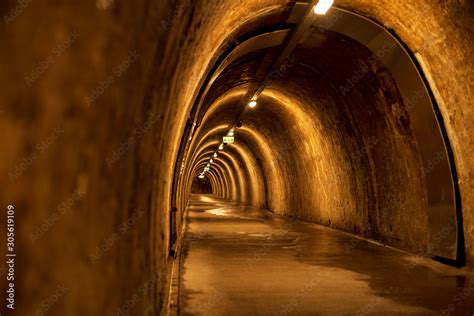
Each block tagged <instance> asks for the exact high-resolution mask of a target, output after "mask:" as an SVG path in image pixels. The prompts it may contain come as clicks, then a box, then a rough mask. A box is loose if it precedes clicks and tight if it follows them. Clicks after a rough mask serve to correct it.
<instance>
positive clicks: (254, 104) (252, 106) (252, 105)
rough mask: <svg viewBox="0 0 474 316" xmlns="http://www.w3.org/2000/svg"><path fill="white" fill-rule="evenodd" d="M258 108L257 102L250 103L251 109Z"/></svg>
mask: <svg viewBox="0 0 474 316" xmlns="http://www.w3.org/2000/svg"><path fill="white" fill-rule="evenodd" d="M256 106H257V101H250V102H249V107H251V108H254V107H256Z"/></svg>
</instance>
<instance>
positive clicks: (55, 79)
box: [0, 0, 474, 315]
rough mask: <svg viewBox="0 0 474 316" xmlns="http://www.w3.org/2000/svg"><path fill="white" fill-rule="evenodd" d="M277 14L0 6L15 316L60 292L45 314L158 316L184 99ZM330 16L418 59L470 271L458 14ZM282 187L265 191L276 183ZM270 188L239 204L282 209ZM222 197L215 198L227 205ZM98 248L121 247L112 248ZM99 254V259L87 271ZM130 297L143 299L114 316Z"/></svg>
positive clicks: (174, 6)
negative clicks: (387, 36) (386, 36)
mask: <svg viewBox="0 0 474 316" xmlns="http://www.w3.org/2000/svg"><path fill="white" fill-rule="evenodd" d="M25 3H26V5H25ZM285 3H286V1H283V0H265V1H262V0H258V1H243V2H239V3H238V4H236V2H235V1H191V0H189V1H188V0H183V1H161V0H160V1H140V0H137V1H133V2H125V1H106V0H98V1H92V0H88V1H82V2H71V1H64V0H60V1H48V0H46V1H41V2H35V1H31V2H23V4H20V3H19V2H17V1H13V0H6V1H2V3H1V4H0V13H1V14H0V16H2V17H6V18H3V21H1V23H2V26H1V27H0V38H1V40H2V50H0V60H1V68H2V72H1V75H0V86H1V87H2V88H1V92H2V93H1V99H2V102H1V104H2V105H1V108H0V124H1V126H2V129H3V131H4V137H3V138H2V141H0V150H1V152H2V160H1V164H0V174H1V176H0V186H1V187H2V190H1V191H0V197H1V201H2V203H3V204H4V205H6V204H14V205H15V206H16V212H17V218H18V222H21V232H18V233H17V253H18V265H17V271H18V272H19V275H20V272H21V277H19V278H18V280H17V288H18V296H17V298H18V310H17V312H18V313H19V314H25V315H31V314H34V313H35V312H36V311H38V310H41V303H42V301H43V300H45V299H48V297H50V295H52V294H53V293H54V292H55V291H56V290H57V289H58V287H59V286H64V287H65V288H67V290H66V291H65V293H64V295H62V296H61V298H60V299H59V300H58V302H57V303H55V304H54V306H51V307H50V309H49V310H48V311H47V312H48V314H51V315H83V314H87V315H103V314H104V312H108V311H112V313H113V312H116V311H117V309H122V310H123V309H125V308H130V309H132V312H133V313H136V314H143V313H145V311H146V310H148V309H150V308H151V310H153V309H157V308H159V305H160V302H161V298H162V294H163V293H162V291H161V285H162V284H163V282H162V280H157V281H156V282H155V281H154V280H155V279H156V278H155V277H156V272H157V271H159V270H161V269H162V268H164V267H165V265H166V262H167V259H166V258H167V250H166V249H167V243H168V231H169V230H168V220H169V218H168V216H169V214H168V212H169V200H170V191H171V181H172V174H173V164H174V162H175V159H176V155H177V150H178V146H179V141H180V137H181V133H182V130H183V128H184V124H185V122H186V119H187V117H188V113H189V111H190V109H191V105H192V102H193V98H194V97H195V96H196V95H197V91H198V89H199V87H200V85H201V83H202V81H203V76H204V75H205V74H206V72H207V71H208V70H209V69H210V67H211V65H212V63H213V62H214V61H215V60H216V59H217V56H218V54H219V53H220V52H222V51H223V50H224V48H225V47H226V46H227V45H229V42H231V41H232V40H234V39H235V38H239V37H245V34H249V33H252V32H256V31H257V30H258V25H255V21H256V20H257V19H258V18H259V17H264V16H268V18H265V19H263V22H259V23H263V24H265V25H266V26H267V27H268V25H271V24H274V22H275V18H274V17H271V15H272V13H275V12H276V13H275V14H276V15H277V16H281V12H282V11H284V9H285V8H286V5H285ZM336 4H337V5H342V6H344V7H346V8H348V9H351V10H356V11H358V12H361V13H362V14H364V15H366V16H369V17H372V18H374V19H376V20H378V21H380V22H382V23H386V24H387V25H390V26H391V27H392V28H393V29H394V30H395V32H396V33H397V34H398V35H399V36H400V37H401V38H402V40H403V41H405V42H406V43H407V44H408V46H409V47H410V48H411V49H412V50H413V51H417V52H420V53H421V54H422V56H423V60H424V65H425V67H426V68H427V73H428V74H429V75H430V78H431V80H433V82H434V83H435V86H436V87H437V90H436V91H437V92H436V95H437V97H438V102H439V103H440V108H441V110H442V114H443V116H444V118H445V123H446V125H447V128H448V132H449V137H450V139H451V142H452V144H453V148H454V154H455V158H456V162H457V167H458V171H459V176H460V186H461V194H462V199H463V207H464V209H463V210H464V217H465V232H466V242H467V247H468V255H469V259H470V260H471V261H470V262H471V264H472V262H473V261H474V250H473V242H474V224H473V222H474V210H473V206H472V205H474V204H473V202H474V201H473V199H474V193H473V181H474V180H473V175H472V170H473V167H474V160H473V159H474V158H473V157H474V156H473V155H472V148H473V143H472V142H473V140H472V137H471V136H472V126H471V125H470V124H469V123H470V122H472V121H473V110H472V107H471V106H470V102H471V100H472V98H473V83H472V78H474V76H473V75H472V69H473V64H472V63H473V60H474V58H472V57H473V56H472V55H473V54H472V52H473V47H472V44H471V43H472V38H473V36H472V27H471V26H472V24H473V23H472V16H473V13H472V12H473V10H472V4H471V2H469V1H434V0H424V1H416V2H408V1H388V0H387V1H374V0H360V1H344V0H341V1H336ZM11 10H16V13H12V11H11ZM277 20H278V19H277ZM249 22H252V23H253V26H249V25H251V23H249ZM238 30H240V31H238ZM135 51H136V54H134V52H135ZM117 67H118V68H117ZM438 92H439V93H438ZM147 126H148V127H147ZM245 133H246V134H248V135H250V134H251V133H253V132H252V131H251V130H249V129H246V128H245V127H244V128H243V129H242V134H245ZM251 136H252V137H250V136H249V138H252V139H249V141H248V142H247V145H248V146H249V147H253V152H254V153H255V152H261V153H262V154H261V155H256V157H255V158H249V159H255V160H252V161H254V162H255V163H256V165H258V167H259V169H260V170H265V168H266V167H265V166H270V167H268V168H273V169H274V170H278V168H274V166H272V164H278V163H280V162H279V161H276V160H271V161H270V162H269V163H266V164H264V163H263V162H262V161H261V159H262V158H261V157H263V156H264V155H265V154H269V153H271V148H269V147H265V146H262V147H260V148H255V147H256V146H259V144H260V143H258V142H255V139H256V137H259V136H262V135H255V134H254V135H251ZM130 137H132V138H130ZM262 143H263V142H262ZM252 144H253V145H252ZM244 151H245V149H242V150H241V152H244ZM259 159H260V160H259ZM223 161H224V162H225V163H227V164H228V163H229V162H227V161H225V160H223ZM221 168H224V165H222V167H221ZM229 168H230V167H229ZM215 172H216V180H215V181H216V182H218V181H221V180H220V179H222V178H223V177H224V175H223V174H221V175H220V176H217V174H218V172H219V171H215ZM220 172H222V171H220ZM249 172H250V171H249ZM10 174H11V175H10ZM267 175H268V171H267ZM280 176H282V175H280V174H275V175H274V176H273V178H274V179H275V181H283V182H284V181H286V178H281V177H280ZM278 179H279V180H278ZM269 182H270V180H268V179H267V180H265V179H264V180H262V182H261V183H260V184H257V186H258V187H260V188H261V190H262V192H266V193H267V194H266V195H263V193H258V194H256V196H258V197H259V199H260V200H259V199H255V198H254V201H253V202H252V203H257V201H260V202H258V203H273V205H279V204H280V203H283V201H286V200H288V199H290V197H285V196H280V195H278V194H275V193H272V192H271V187H270V186H269V185H268V183H269ZM226 185H227V184H226V183H222V185H221V186H222V188H223V189H222V191H223V193H222V194H224V195H227V197H230V193H229V192H230V189H231V188H228V187H227V186H226ZM281 185H283V184H281ZM240 189H241V188H240ZM272 194H273V195H272ZM263 196H266V197H268V200H266V201H264V202H262V200H263V198H262V197H263ZM250 199H252V198H250ZM269 207H270V205H269ZM137 209H138V210H140V211H138V212H137ZM51 223H52V224H51ZM127 223H131V225H129V226H130V228H129V229H126V231H125V232H124V233H122V232H123V227H125V226H124V225H127ZM41 225H42V226H41ZM3 227H4V226H1V228H0V233H1V234H4V233H5V232H4V228H3ZM17 227H19V226H17ZM119 227H122V228H121V229H120V230H119ZM127 227H128V226H127ZM38 229H40V230H38ZM18 230H19V231H20V228H19V229H18ZM40 231H43V232H42V233H38V232H40ZM31 233H36V234H32V235H31V236H32V237H30V234H31ZM35 236H36V237H35ZM38 236H39V237H38ZM111 236H117V237H118V239H116V240H115V241H113V243H112V245H111V246H109V245H107V243H109V244H110V238H111ZM114 238H115V237H114ZM33 239H35V241H34V242H33V241H32V240H33ZM107 240H109V241H107ZM99 246H102V249H105V250H106V251H103V250H99V251H98V252H97V253H98V254H100V253H101V252H103V255H102V256H100V258H99V259H97V260H94V261H93V260H91V255H93V254H94V253H95V251H96V248H97V247H99ZM20 258H23V259H20ZM26 258H28V259H26ZM117 275H120V276H122V275H124V276H126V278H117ZM140 285H147V288H149V289H150V290H149V291H147V292H146V294H145V295H144V296H139V300H137V301H136V302H133V301H132V303H130V301H128V302H129V303H127V300H128V299H130V298H131V297H133V295H134V294H135V293H136V291H137V289H138V288H139V287H140ZM2 286H4V285H3V283H2ZM2 290H3V289H2Z"/></svg>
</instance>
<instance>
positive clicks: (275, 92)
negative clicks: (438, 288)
mask: <svg viewBox="0 0 474 316" xmlns="http://www.w3.org/2000/svg"><path fill="white" fill-rule="evenodd" d="M302 7H304V6H300V7H298V6H297V9H295V10H294V11H293V12H292V13H291V14H290V18H289V20H288V21H290V22H291V21H292V20H294V19H295V16H297V15H298V14H300V15H301V12H300V13H298V12H296V11H298V10H299V11H301V9H302ZM295 12H296V13H295ZM285 18H287V17H285ZM352 19H354V16H353V15H351V14H349V13H347V12H345V11H336V12H335V13H334V16H333V17H331V16H329V17H328V18H327V20H325V21H324V23H321V24H322V25H323V28H320V27H317V26H316V25H313V27H312V28H311V29H310V32H308V33H307V34H306V35H305V36H304V40H301V41H300V42H299V43H298V45H297V46H296V48H295V49H294V51H293V52H292V54H291V56H289V57H288V58H287V60H286V62H285V63H284V64H283V65H282V66H281V67H279V68H278V69H276V70H275V69H274V70H273V72H272V73H271V83H270V85H269V86H268V87H266V89H265V90H264V91H263V93H262V95H261V96H260V97H259V99H258V106H257V108H256V109H252V110H249V109H248V108H242V100H241V99H242V98H245V97H246V93H247V91H248V90H249V89H251V88H252V87H255V85H256V84H258V81H259V80H260V81H261V80H262V78H263V77H264V76H265V74H262V73H261V69H262V68H261V65H262V64H265V63H268V62H269V60H270V61H271V60H272V58H273V59H275V58H277V57H278V55H279V53H280V51H281V48H280V46H275V45H276V44H275V43H279V42H280V43H281V42H283V39H284V37H285V36H288V34H290V33H291V31H288V30H280V31H276V32H273V33H266V35H267V36H268V37H269V39H268V40H267V41H266V43H265V38H264V36H262V35H260V36H256V37H254V38H252V39H251V40H249V41H248V42H249V43H251V45H248V46H250V47H254V50H252V49H249V48H247V47H245V46H240V47H238V48H239V49H240V53H235V52H236V51H237V50H235V51H233V52H232V53H231V54H230V55H229V57H228V58H227V59H226V60H224V62H223V63H222V64H221V65H224V66H221V67H219V68H217V72H216V73H217V75H216V73H215V74H214V75H213V76H212V77H211V81H210V85H208V87H207V88H206V89H205V93H204V95H203V98H202V99H201V100H200V101H199V104H200V105H199V110H198V112H197V114H198V118H197V120H196V121H195V122H198V123H199V125H198V126H196V129H195V130H194V132H193V134H192V135H193V136H192V141H191V142H190V144H189V149H188V152H189V153H190V155H189V156H188V160H187V167H186V170H188V171H187V176H186V180H185V181H183V182H182V184H183V185H185V186H188V187H189V186H190V185H191V183H192V181H193V179H194V178H196V176H197V175H198V174H199V173H201V172H202V171H203V169H204V167H205V165H206V163H207V162H209V159H210V158H212V155H213V154H214V153H215V152H218V150H217V147H218V146H219V144H221V139H222V136H224V135H225V134H226V133H227V132H228V131H229V128H230V127H232V126H234V124H235V122H236V120H237V118H238V119H239V120H241V121H242V122H243V126H242V127H241V128H234V130H235V134H236V135H235V137H236V144H231V145H228V146H226V147H225V148H224V150H223V151H222V152H218V153H219V154H218V157H217V158H213V159H214V162H213V164H212V165H213V168H216V169H218V170H219V172H218V173H214V174H213V175H214V176H215V177H217V178H219V181H218V184H216V185H218V186H219V189H218V191H219V192H221V196H222V197H226V198H230V199H234V200H238V201H240V202H243V203H246V204H250V205H254V206H257V207H267V208H268V209H270V210H271V211H273V212H275V213H279V214H286V215H291V216H296V217H299V218H301V219H304V220H308V221H313V222H318V223H321V224H326V225H331V226H333V227H335V228H339V229H343V230H346V231H350V232H353V233H360V234H364V235H367V236H369V237H371V238H374V239H379V240H382V241H384V242H388V243H390V244H393V245H395V246H398V247H401V248H404V249H408V250H411V251H420V250H422V249H427V248H429V247H431V248H430V249H431V250H432V253H433V254H437V255H441V256H444V257H447V258H451V259H455V258H456V241H457V236H456V232H455V231H454V232H451V234H450V237H449V238H446V242H445V243H444V244H442V245H440V244H439V243H433V241H432V238H433V235H436V233H437V232H438V231H439V230H441V229H442V228H443V226H442V225H441V226H436V225H437V223H439V222H445V221H446V220H447V219H452V220H454V221H456V213H455V212H456V210H455V206H454V197H453V194H454V192H453V189H452V187H453V184H452V179H451V176H450V174H449V164H448V162H447V160H448V159H447V158H446V157H445V156H443V160H445V161H444V162H443V163H442V164H440V165H442V166H438V167H439V168H441V169H442V168H445V169H444V171H440V172H438V174H437V177H438V178H439V177H440V175H439V174H440V173H443V172H444V174H445V175H446V170H447V172H448V174H447V178H446V176H445V177H444V180H443V181H444V182H443V183H444V184H443V185H445V186H446V188H447V189H441V190H444V191H443V192H444V193H443V194H444V195H446V194H448V197H445V199H447V200H446V201H444V200H443V201H442V202H441V204H443V205H439V204H440V203H438V204H436V203H437V201H435V202H432V201H431V200H430V196H433V194H432V193H430V190H435V191H436V190H437V191H436V193H437V194H438V195H439V190H440V189H439V188H438V187H435V188H433V187H432V186H431V187H430V185H429V183H427V182H428V181H426V180H425V179H428V180H429V177H430V174H436V172H430V173H426V172H424V171H425V170H426V166H425V164H426V163H427V162H429V161H428V160H429V159H430V158H433V157H432V156H430V155H432V153H433V152H435V150H442V151H443V152H442V154H443V155H445V153H444V144H443V141H442V135H441V134H440V132H439V130H438V129H437V128H438V126H437V123H436V117H435V116H434V115H433V110H432V108H431V103H430V101H429V96H428V94H427V92H426V91H425V90H423V93H422V94H423V97H419V99H417V100H416V102H418V103H417V104H416V106H413V104H411V103H410V100H409V99H407V98H406V95H410V94H412V93H413V91H412V90H410V91H407V89H415V88H416V89H421V88H420V87H422V88H423V87H424V86H423V85H422V81H421V79H420V77H419V76H418V74H417V72H416V68H415V66H414V65H412V64H409V63H410V62H411V60H410V59H408V60H404V61H403V58H405V55H403V53H404V49H403V48H402V47H401V46H400V45H399V44H398V43H397V41H396V40H395V39H391V38H390V36H389V35H386V34H385V33H383V31H382V33H380V32H381V31H378V32H379V33H377V32H375V31H374V30H373V29H371V28H369V26H368V25H367V23H371V22H368V21H366V20H363V19H361V21H359V20H357V19H356V22H357V23H362V24H361V25H362V26H364V27H366V28H368V29H366V30H362V31H358V32H355V33H354V32H353V30H352V29H350V28H349V29H348V27H347V26H344V25H345V24H344V21H346V20H347V21H348V22H347V21H346V23H349V24H350V23H355V22H354V21H352ZM359 19H360V18H359ZM282 25H283V21H282ZM359 27H361V26H360V25H359ZM372 27H374V26H372ZM325 28H329V29H330V28H333V29H336V30H338V31H340V32H336V31H331V30H327V29H325ZM341 32H342V33H348V34H356V35H357V34H362V35H358V36H359V38H358V40H359V41H362V42H364V41H366V43H365V44H366V45H368V47H367V46H366V45H364V44H363V43H361V42H359V41H358V40H356V39H354V38H351V37H349V36H347V35H344V34H341ZM364 32H365V33H364ZM367 34H369V35H367ZM381 34H382V35H381ZM354 36H355V35H354ZM364 36H365V38H364ZM256 39H258V40H257V41H256ZM261 41H263V43H261ZM257 43H258V44H257ZM266 45H267V46H266ZM268 45H269V46H268ZM397 49H398V52H394V51H396V50H397ZM400 56H401V57H400ZM407 65H408V66H407ZM407 67H408V68H410V67H412V68H413V70H412V72H413V73H411V74H409V75H407V77H406V78H400V77H399V75H400V74H401V73H406V72H407V70H406V69H407ZM399 68H400V69H401V70H398V69H399ZM410 69H411V68H410ZM403 80H406V81H407V82H411V84H410V85H408V86H407V87H408V88H406V87H404V83H403V82H402V81H403ZM414 83H415V84H414ZM417 84H418V86H417ZM400 87H401V88H400ZM414 87H415V88H414ZM400 89H401V90H400ZM423 89H424V88H423ZM404 96H405V98H404ZM420 100H422V101H423V102H425V104H424V105H423V104H421V103H422V101H420ZM426 100H428V101H426ZM422 106H423V107H424V112H423V111H422V112H421V113H422V114H425V117H424V120H425V121H427V122H431V123H430V124H431V126H430V125H429V124H428V123H425V126H422V127H421V130H423V129H424V130H429V131H431V133H432V135H431V136H432V138H434V139H435V140H436V141H437V142H438V143H436V142H435V144H437V145H435V146H434V147H433V148H429V153H428V154H426V155H425V153H424V151H425V150H426V148H425V147H426V146H425V145H426V144H424V143H420V142H419V141H420V134H419V130H420V128H419V127H418V126H419V125H420V124H422V123H420V121H417V120H419V117H420V116H421V115H422V114H420V113H415V112H414V110H413V109H414V108H415V109H416V110H418V111H420V110H419V108H420V107H422ZM426 109H428V110H429V111H430V112H428V115H430V117H426V114H427V112H426ZM413 120H415V123H416V124H417V125H416V126H414V125H413ZM430 120H431V121H430ZM426 124H428V125H426ZM433 133H434V134H433ZM425 156H426V157H427V158H426V157H425ZM192 166H194V167H193V168H191V167H192ZM190 168H191V169H190ZM446 168H447V169H446ZM431 171H433V170H431ZM224 183H225V187H224ZM400 188H402V189H400ZM446 190H448V191H446ZM185 191H186V190H185ZM450 195H451V196H450ZM433 212H436V214H435V215H433ZM439 213H442V214H443V215H442V216H444V217H439V216H440V215H439ZM414 223H416V224H414Z"/></svg>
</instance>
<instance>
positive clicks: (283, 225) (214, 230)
mask: <svg viewBox="0 0 474 316" xmlns="http://www.w3.org/2000/svg"><path fill="white" fill-rule="evenodd" d="M180 271H181V272H180V273H181V274H180V286H179V287H180V289H179V314H180V315H381V314H383V315H439V314H441V315H474V275H473V274H472V273H469V272H466V271H463V270H459V269H456V268H451V267H449V266H445V265H442V264H440V263H437V262H434V261H432V260H429V259H425V258H421V257H418V256H415V255H411V254H408V253H405V252H402V251H399V250H395V249H392V248H389V247H384V246H382V245H379V244H376V243H372V242H369V241H366V240H363V239H359V238H357V237H354V236H351V235H349V234H346V233H342V232H339V231H336V230H333V229H330V228H327V227H324V226H320V225H316V224H311V223H305V222H301V221H297V220H292V219H290V218H285V217H280V216H276V215H274V214H272V213H270V212H268V211H265V210H259V209H255V208H250V207H247V206H244V205H242V204H239V203H235V202H230V201H228V200H223V199H219V198H216V197H215V196H212V195H193V196H192V198H191V201H190V206H189V213H188V226H187V231H186V235H185V238H184V241H183V248H182V255H181V268H180Z"/></svg>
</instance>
